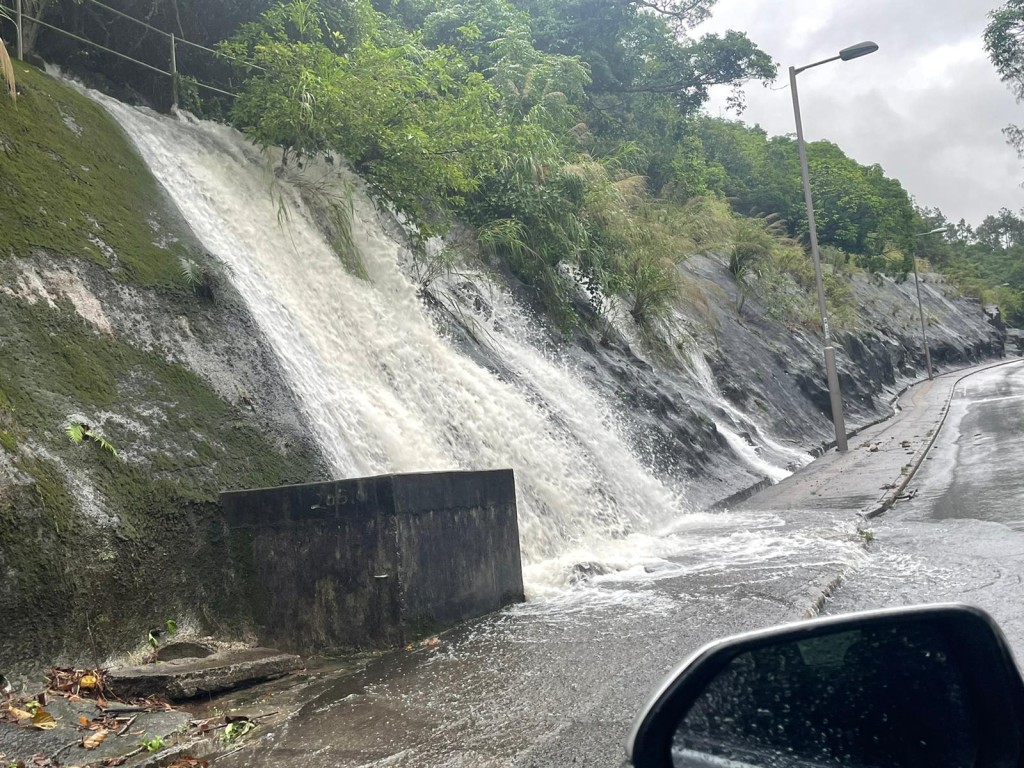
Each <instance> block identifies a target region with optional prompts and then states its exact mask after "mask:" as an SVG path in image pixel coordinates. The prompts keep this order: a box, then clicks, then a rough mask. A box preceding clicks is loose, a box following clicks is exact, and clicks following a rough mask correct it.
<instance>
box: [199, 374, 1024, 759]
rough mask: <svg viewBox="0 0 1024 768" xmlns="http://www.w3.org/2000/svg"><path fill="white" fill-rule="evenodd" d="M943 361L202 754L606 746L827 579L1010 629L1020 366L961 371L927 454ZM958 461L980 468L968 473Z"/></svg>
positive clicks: (616, 754)
mask: <svg viewBox="0 0 1024 768" xmlns="http://www.w3.org/2000/svg"><path fill="white" fill-rule="evenodd" d="M957 376H958V374H954V375H950V376H945V377H937V378H936V380H935V382H924V383H922V384H921V385H920V386H918V387H915V388H914V389H912V390H911V391H910V392H908V393H907V394H906V395H905V396H904V401H903V402H902V405H903V408H902V411H901V413H900V414H899V415H898V416H897V417H896V418H894V419H892V420H890V421H888V422H885V423H883V424H879V425H877V426H876V427H872V428H868V429H866V430H864V431H863V432H861V433H860V434H859V435H858V436H857V439H856V440H854V441H851V449H850V451H849V452H848V453H847V454H841V455H837V454H835V453H834V452H833V453H830V454H827V455H826V456H825V457H823V458H822V459H819V460H818V461H816V462H815V463H814V464H812V465H810V466H809V467H807V468H805V469H804V470H801V472H799V473H798V474H797V475H795V476H794V477H792V478H789V479H788V480H787V481H784V482H783V483H781V484H779V485H777V486H774V487H772V488H770V489H768V490H767V491H765V492H764V493H762V494H759V495H758V496H756V497H754V499H752V500H751V501H749V502H747V503H745V504H742V505H740V506H738V507H736V508H734V509H732V510H731V511H726V512H720V513H699V514H690V515H686V516H684V517H683V518H680V519H679V520H677V521H676V523H675V525H674V526H673V527H669V528H667V529H665V530H663V531H661V532H660V534H659V535H657V536H649V537H632V538H629V539H627V540H624V541H622V542H619V544H618V545H617V546H618V548H617V549H615V548H612V549H608V550H606V551H600V552H593V553H591V554H592V557H590V558H587V559H579V560H577V561H576V562H577V564H578V566H579V567H578V568H577V569H576V571H577V574H578V576H579V580H578V581H577V583H575V584H573V585H566V586H563V587H561V588H552V587H548V588H545V589H540V590H537V589H535V590H534V593H533V595H532V598H531V600H530V602H528V603H526V604H524V605H519V606H515V607H513V608H511V609H508V610H506V611H503V612H501V613H499V614H497V615H494V616H490V617H486V618H484V619H481V620H478V621H475V622H471V623H469V624H467V625H465V626H463V627H460V628H459V629H457V630H454V631H452V632H449V633H446V634H445V635H442V636H441V637H440V638H439V639H438V640H437V641H436V643H435V642H433V641H432V642H428V643H427V644H425V645H422V644H421V645H417V646H415V647H413V648H411V649H407V650H404V651H397V652H394V653H389V654H386V655H384V656H381V657H378V658H376V659H374V660H372V661H371V662H370V663H369V664H368V665H367V666H366V667H365V669H363V670H362V671H360V672H357V673H355V674H338V673H322V674H319V675H314V676H313V678H312V680H311V682H309V683H308V684H307V685H306V687H303V688H300V689H298V690H295V689H294V687H293V690H291V691H290V695H291V696H292V697H293V699H292V701H293V702H297V704H295V705H294V707H292V706H288V705H287V704H285V703H280V705H279V703H278V702H269V703H268V704H267V706H270V707H273V708H275V709H281V710H282V711H284V710H287V711H288V712H289V714H288V715H287V716H285V717H282V718H280V719H278V720H277V721H275V722H267V724H266V725H265V726H264V725H261V727H260V728H259V729H258V730H257V731H256V732H254V733H253V735H252V737H251V738H250V740H249V741H248V742H247V743H245V744H243V745H242V746H241V747H240V748H238V749H237V750H236V751H234V752H232V753H230V754H228V755H226V756H223V757H220V758H218V759H217V760H216V762H215V765H216V766H218V768H236V767H238V768H240V767H241V766H246V765H253V764H261V765H274V766H282V767H283V766H311V767H313V768H317V767H320V766H322V767H324V768H326V767H327V766H342V767H346V766H353V767H354V766H380V767H382V768H383V767H384V766H387V767H389V768H390V767H391V766H410V767H411V766H417V767H420V766H441V767H446V766H537V767H538V768H539V767H540V766H566V765H586V766H613V767H614V766H620V765H622V763H623V751H622V745H623V741H624V739H625V737H626V735H627V733H628V731H629V727H630V725H631V722H632V718H633V716H634V715H635V713H636V712H637V711H638V710H639V708H640V707H641V706H642V705H643V704H644V702H645V700H646V697H647V696H648V694H649V692H650V691H651V689H652V688H653V687H654V686H655V685H656V684H657V683H658V682H659V681H660V679H661V678H662V677H663V676H664V675H665V674H666V673H668V672H669V671H670V670H671V669H673V668H674V667H675V666H676V665H677V664H678V663H679V662H680V661H681V660H682V659H684V658H685V657H686V656H687V655H689V654H690V653H692V652H693V651H694V650H696V649H697V648H698V647H700V646H701V645H702V644H704V643H706V642H709V641H711V640H713V639H716V638H719V637H721V636H724V635H729V634H733V633H736V632H741V631H745V630H750V629H755V628H760V627H766V626H770V625H774V624H778V623H783V622H789V621H794V620H798V619H800V618H801V617H803V616H804V615H805V613H806V612H807V611H808V609H810V608H812V607H813V606H814V605H816V604H819V601H820V599H821V596H822V594H823V593H825V592H828V591H829V590H830V589H832V588H834V587H835V586H836V584H838V583H840V581H842V583H843V586H842V587H841V588H840V589H839V590H838V592H837V593H835V594H834V596H833V598H832V599H831V600H830V601H829V603H828V610H829V611H830V612H840V611H845V610H855V609H860V608H876V607H882V606H885V605H902V604H911V603H918V602H927V601H936V600H944V601H948V600H966V601H968V602H975V603H977V604H979V605H982V606H983V607H985V608H988V609H989V610H991V611H992V612H993V613H994V614H995V615H996V617H997V618H998V619H999V620H1000V621H1001V622H1002V623H1003V624H1004V626H1006V628H1007V630H1008V632H1009V633H1010V634H1011V638H1014V639H1018V641H1019V639H1020V638H1024V622H1022V620H1021V619H1018V618H1016V617H1015V616H1014V614H1015V613H1016V612H1017V611H1016V610H1015V607H1016V605H1019V602H1020V598H1021V597H1024V584H1022V580H1021V574H1024V531H1020V530H1019V528H1017V527H1013V526H1014V524H1015V523H1016V522H1019V519H1018V517H1017V516H1016V515H1017V513H1018V512H1019V509H1018V508H1017V507H1018V505H1017V503H1016V502H1013V501H1006V502H1005V503H1001V502H1000V501H999V493H998V490H997V489H996V488H994V487H992V486H991V484H993V483H996V484H998V483H1002V485H1001V486H1000V487H1001V488H1002V489H1004V491H1005V492H1006V493H1007V494H1010V496H1011V497H1012V496H1014V495H1016V497H1017V498H1019V497H1020V491H1021V487H1020V477H1019V472H1015V471H1014V470H1015V467H1020V466H1022V465H1024V461H1022V458H1024V457H1022V456H1021V454H1020V450H1021V446H1020V445H1019V444H1018V443H1019V441H1018V440H1015V438H1014V431H1015V430H1018V431H1019V428H1020V424H1019V421H1015V419H1016V418H1018V417H1019V413H1020V411H1019V409H1020V407H1021V401H1020V398H1019V396H1020V395H1022V394H1024V381H1022V379H1024V366H1022V365H1011V366H1006V367H1002V368H995V369H991V370H988V371H983V372H979V373H977V374H975V375H974V376H973V377H971V378H970V379H968V380H966V381H967V382H969V383H968V386H967V387H966V388H964V387H963V386H960V387H958V388H957V389H956V392H955V394H954V396H953V400H952V405H951V407H950V409H949V412H948V415H947V417H946V419H945V427H943V429H942V431H941V432H940V439H939V440H938V442H937V444H936V446H935V449H934V452H933V453H932V455H933V456H934V458H932V459H924V456H925V449H926V447H927V445H928V444H929V443H930V442H931V438H932V436H933V435H934V434H935V430H936V429H937V428H938V427H939V423H940V419H941V416H942V413H943V411H944V408H945V405H946V400H947V397H948V396H949V392H950V387H951V386H952V383H953V381H955V380H956V378H957ZM993 408H995V409H998V410H996V411H992V410H991V409H993ZM1015 408H1016V409H1017V410H1014V409H1015ZM1004 451H1010V452H1016V453H1012V454H1011V455H1009V456H1004V454H1003V452H1004ZM919 460H923V464H922V469H921V470H920V472H919V474H918V475H917V476H915V477H914V479H913V483H912V484H911V486H910V489H909V490H912V489H915V488H916V489H918V493H917V495H916V496H915V498H914V500H913V501H910V502H900V503H899V504H898V505H897V506H896V507H895V508H894V509H893V510H891V511H890V512H888V513H887V514H886V515H885V516H883V517H881V518H878V519H876V520H874V521H871V522H870V524H869V525H870V526H871V528H872V529H873V531H872V533H870V534H869V533H865V532H863V531H861V530H859V526H858V521H860V519H861V518H860V517H859V513H861V512H863V511H864V510H870V509H872V508H876V507H877V505H878V504H879V502H880V500H881V499H883V498H884V497H886V495H887V494H889V495H892V494H895V493H897V491H896V490H893V489H896V488H898V487H899V486H900V483H901V478H905V475H904V473H905V472H906V468H907V467H908V466H911V465H913V464H915V463H916V462H918V461H919ZM995 466H998V468H999V469H998V470H993V467H995ZM993 472H996V474H997V475H998V477H995V478H993V476H992V473H993ZM972 478H977V479H978V482H981V483H982V484H983V486H984V487H983V488H982V489H978V488H976V489H974V490H972V489H971V485H970V484H971V483H972V482H975V481H974V480H972ZM958 495H959V496H961V497H965V498H973V497H977V499H978V503H977V507H976V508H977V509H978V510H985V512H984V517H983V518H980V519H979V517H969V516H968V517H962V516H961V517H955V516H952V515H951V514H950V510H952V509H954V508H955V507H956V506H957V505H956V502H955V499H956V498H957V496H958ZM978 514H979V516H980V515H981V512H980V511H979V513H978ZM872 535H873V537H874V538H873V539H872ZM869 539H871V540H870V542H869ZM865 545H867V549H866V550H865ZM566 565H567V564H566V563H557V564H555V567H558V568H565V567H566ZM548 583H550V582H548Z"/></svg>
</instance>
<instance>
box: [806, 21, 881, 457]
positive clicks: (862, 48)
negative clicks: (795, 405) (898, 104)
mask: <svg viewBox="0 0 1024 768" xmlns="http://www.w3.org/2000/svg"><path fill="white" fill-rule="evenodd" d="M877 50H878V46H877V45H876V44H875V43H872V42H871V41H866V42H863V43H858V44H857V45H851V46H850V47H849V48H844V49H843V50H841V51H840V52H839V55H838V56H833V57H832V58H829V59H822V60H821V61H816V62H814V63H813V64H808V65H807V66H804V67H790V68H789V90H790V91H792V93H793V116H794V117H795V118H796V143H797V147H798V148H799V150H800V174H801V176H802V177H803V182H804V201H805V202H806V203H807V224H808V234H809V235H810V238H811V258H812V259H813V260H814V281H815V283H816V284H817V288H818V310H819V311H820V312H821V328H822V331H823V333H824V335H825V374H826V376H827V377H828V394H829V399H830V400H831V401H832V422H833V423H834V424H835V428H836V450H837V451H840V452H844V451H846V448H847V446H846V425H845V424H844V423H843V396H842V394H841V393H840V391H839V374H838V373H836V352H835V350H834V349H833V348H832V332H831V330H830V329H829V326H828V312H827V311H826V309H825V288H824V285H823V284H822V280H821V255H820V254H819V253H818V230H817V225H816V224H815V223H814V203H813V202H812V200H811V172H810V170H809V169H808V166H807V145H806V143H805V142H804V126H803V122H802V121H801V120H800V97H799V95H798V94H797V90H796V76H797V75H799V74H800V73H801V72H803V71H804V70H805V69H810V68H811V67H817V66H821V65H822V64H828V63H829V62H830V61H837V60H840V59H841V60H843V61H849V60H850V59H858V58H860V57H861V56H867V55H868V54H869V53H874V52H875V51H877Z"/></svg>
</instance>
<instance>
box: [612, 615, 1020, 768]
mask: <svg viewBox="0 0 1024 768" xmlns="http://www.w3.org/2000/svg"><path fill="white" fill-rule="evenodd" d="M1022 714H1024V682H1022V680H1021V676H1020V674H1019V672H1018V671H1017V667H1016V664H1015V663H1014V661H1013V656H1012V654H1011V652H1010V649H1009V647H1008V646H1007V644H1006V640H1005V638H1004V637H1003V635H1002V633H1001V632H1000V630H999V628H998V627H997V626H996V624H995V622H994V621H993V620H992V619H991V618H990V617H989V616H988V615H987V614H986V613H984V612H983V611H981V610H979V609H976V608H971V607H968V606H957V605H938V606H919V607H914V608H901V609H895V610H885V611H873V612H869V613H862V614H851V615H848V616H839V617H834V618H827V619H818V620H814V621H806V622H802V623H799V624H792V625H788V626H785V627H779V628H774V629H769V630H764V631H760V632H752V633H749V634H745V635H738V636H736V637H732V638H727V639H725V640H720V641H718V642H715V643H712V644H711V645H708V646H705V647H704V648H702V649H701V650H699V651H698V652H697V653H696V654H694V655H693V656H692V657H691V658H690V659H689V660H688V661H686V662H685V663H684V664H683V665H682V666H681V667H680V668H679V669H677V670H676V671H675V672H674V673H673V674H672V675H670V676H669V677H668V678H667V679H666V680H665V682H664V683H663V684H662V685H661V687H660V688H659V689H658V691H657V692H656V693H655V694H654V696H653V697H652V699H651V700H650V703H649V704H648V705H647V706H646V707H645V708H644V710H643V711H642V712H641V713H640V715H639V716H638V717H637V719H636V721H635V723H634V726H633V732H632V734H631V735H630V738H629V741H628V742H627V747H626V749H627V753H628V754H629V757H630V759H631V761H632V764H633V765H634V766H636V767H637V768H669V767H670V766H671V767H673V768H705V767H707V768H710V767H711V766H730V767H731V768H749V767H750V766H763V767H767V766H771V768H796V767H798V766H815V767H817V766H857V767H858V768H919V767H920V768H923V767H924V766H928V768H940V767H941V766H949V767H950V768H954V767H955V768H959V767H960V766H963V767H964V768H968V766H970V767H971V768H975V767H982V766H1018V765H1020V764H1021V758H1022V744H1024V737H1022V730H1021V726H1022Z"/></svg>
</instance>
